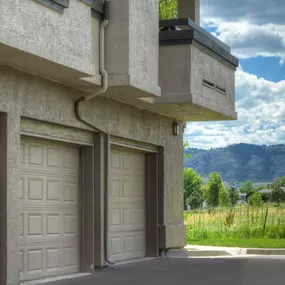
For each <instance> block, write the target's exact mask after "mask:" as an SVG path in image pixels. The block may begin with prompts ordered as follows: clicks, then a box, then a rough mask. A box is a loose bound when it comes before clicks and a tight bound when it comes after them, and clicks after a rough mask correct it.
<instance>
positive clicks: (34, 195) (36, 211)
mask: <svg viewBox="0 0 285 285" xmlns="http://www.w3.org/2000/svg"><path fill="white" fill-rule="evenodd" d="M78 169H79V151H78V148H76V147H73V146H70V145H67V144H61V143H54V142H49V141H44V140H43V141H41V140H30V139H26V138H22V140H21V170H20V177H21V178H20V279H21V280H31V279H37V278H43V277H48V276H54V275H61V274H67V273H75V272H78V271H79V226H78V225H79V203H78V194H79V191H78V188H79V185H78V181H79V179H78V173H79V171H78Z"/></svg>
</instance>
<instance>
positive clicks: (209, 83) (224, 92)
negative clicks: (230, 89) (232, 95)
mask: <svg viewBox="0 0 285 285" xmlns="http://www.w3.org/2000/svg"><path fill="white" fill-rule="evenodd" d="M203 85H204V86H206V87H208V88H210V89H213V90H214V89H215V90H216V91H217V92H219V93H221V94H223V95H226V89H224V88H222V87H220V86H218V85H215V84H214V83H212V82H210V81H208V80H205V79H203Z"/></svg>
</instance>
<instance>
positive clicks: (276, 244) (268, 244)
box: [188, 238, 285, 248]
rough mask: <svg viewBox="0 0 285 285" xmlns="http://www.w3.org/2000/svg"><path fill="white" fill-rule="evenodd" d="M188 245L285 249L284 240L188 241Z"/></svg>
mask: <svg viewBox="0 0 285 285" xmlns="http://www.w3.org/2000/svg"><path fill="white" fill-rule="evenodd" d="M188 244H190V245H191V244H193V245H210V246H228V247H244V248H285V239H255V238H250V239H238V238H229V239H203V240H198V239H196V240H195V239H190V240H188Z"/></svg>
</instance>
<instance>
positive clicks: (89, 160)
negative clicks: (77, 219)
mask: <svg viewBox="0 0 285 285" xmlns="http://www.w3.org/2000/svg"><path fill="white" fill-rule="evenodd" d="M93 158H94V153H93V149H92V147H83V148H81V150H80V160H81V163H80V168H81V183H80V184H81V194H82V195H81V197H82V203H81V205H82V206H81V213H82V218H81V220H82V227H83V230H82V233H83V236H82V241H83V242H82V249H81V251H82V254H81V270H82V272H93V270H94V263H95V261H94V256H95V248H94V247H95V236H94V235H95V214H94V211H95V210H94V206H95V205H94V201H95V197H94V196H95V191H94V159H93Z"/></svg>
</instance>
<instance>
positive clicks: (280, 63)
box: [279, 58, 285, 66]
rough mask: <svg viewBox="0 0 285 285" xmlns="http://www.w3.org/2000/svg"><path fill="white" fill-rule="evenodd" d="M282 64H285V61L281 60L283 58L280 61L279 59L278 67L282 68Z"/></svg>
mask: <svg viewBox="0 0 285 285" xmlns="http://www.w3.org/2000/svg"><path fill="white" fill-rule="evenodd" d="M284 63H285V59H283V58H282V59H280V61H279V65H280V66H283V65H284Z"/></svg>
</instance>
